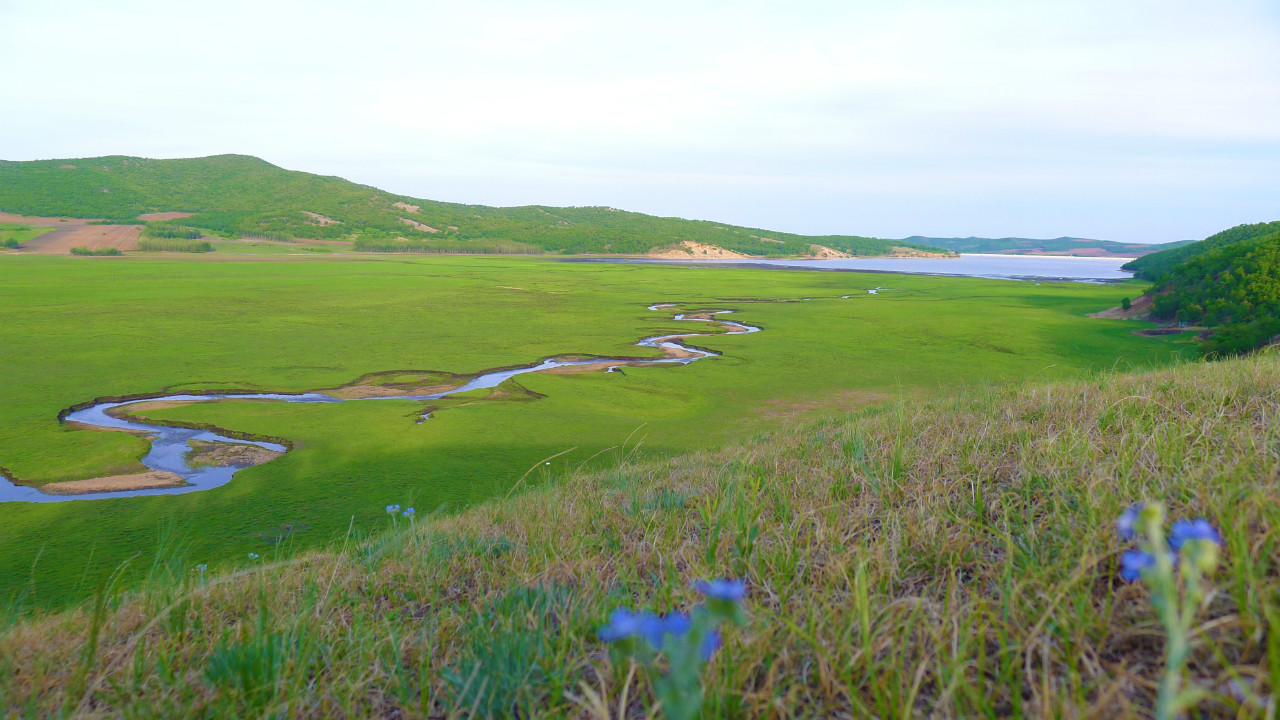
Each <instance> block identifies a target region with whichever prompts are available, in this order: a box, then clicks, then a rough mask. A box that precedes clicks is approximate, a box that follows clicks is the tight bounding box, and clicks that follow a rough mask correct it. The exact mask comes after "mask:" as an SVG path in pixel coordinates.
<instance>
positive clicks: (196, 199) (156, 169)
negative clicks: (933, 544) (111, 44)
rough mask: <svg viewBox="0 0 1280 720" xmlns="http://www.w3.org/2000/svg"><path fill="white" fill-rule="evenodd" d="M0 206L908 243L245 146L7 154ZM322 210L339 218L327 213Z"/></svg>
mask: <svg viewBox="0 0 1280 720" xmlns="http://www.w3.org/2000/svg"><path fill="white" fill-rule="evenodd" d="M397 203H400V204H401V205H400V206H397ZM415 208H416V209H415ZM0 210H5V211H10V212H17V213H23V214H27V215H66V216H71V217H95V218H102V219H105V220H107V221H112V222H125V221H135V220H136V218H137V217H138V215H140V214H143V213H148V212H156V211H178V212H192V213H195V214H194V215H193V216H192V217H188V218H184V219H183V220H182V221H181V222H182V226H184V227H187V228H201V229H203V230H206V231H208V232H209V233H210V234H213V233H216V234H220V235H223V236H226V237H254V238H263V239H271V240H289V239H293V238H308V239H330V240H333V239H346V240H360V241H362V245H361V246H360V247H361V248H363V249H367V250H369V251H372V252H388V251H395V252H419V253H424V252H469V253H491V252H495V250H497V251H501V252H507V251H508V250H514V251H515V252H520V253H525V252H529V251H530V249H531V248H533V249H537V251H539V252H541V251H548V252H561V253H644V252H647V251H648V250H650V249H652V248H654V247H662V246H667V245H671V244H673V243H678V242H681V241H684V240H691V241H697V242H703V243H708V244H712V245H719V246H722V247H725V248H728V249H730V250H735V251H738V252H742V253H746V254H749V255H761V256H766V255H767V256H782V255H807V254H808V253H809V249H810V245H811V244H814V243H817V244H821V245H826V246H830V247H833V248H836V249H837V250H842V251H845V252H849V253H852V254H857V255H881V254H885V253H888V252H890V251H892V250H893V249H894V248H896V247H901V246H909V245H910V244H909V243H905V242H902V241H888V240H880V239H877V238H867V237H861V236H856V235H825V236H808V235H797V234H793V233H781V232H776V231H769V230H762V229H758V228H746V227H738V226H734V225H726V224H723V223H714V222H708V221H695V220H685V219H682V218H664V217H655V216H652V215H644V214H642V213H634V212H626V211H621V210H617V209H614V208H606V207H569V208H556V207H546V206H526V207H510V208H495V207H487V206H484V205H461V204H457V203H443V202H436V201H432V200H422V199H417V198H411V197H407V196H401V195H394V194H391V193H387V192H384V191H382V190H379V189H377V188H374V187H370V186H367V185H359V184H356V183H353V182H349V181H347V180H343V179H342V178H337V177H324V176H320V175H313V174H310V173H305V172H295V171H290V170H285V169H283V168H279V167H276V166H275V165H272V164H270V163H268V162H266V161H264V160H260V159H258V158H254V157H248V156H244V155H218V156H214V157H207V158H188V159H180V160H150V159H146V158H134V157H122V156H109V157H99V158H80V159H71V160H41V161H32V162H7V161H2V160H0ZM317 214H318V215H320V216H323V217H324V218H327V219H328V220H334V221H336V222H333V223H330V222H326V221H322V220H320V219H318V218H316V217H315V215H317ZM406 221H411V222H406ZM413 223H416V224H413ZM428 228H429V229H428ZM399 238H405V239H407V242H403V241H401V240H399ZM912 247H915V246H912ZM926 249H932V250H937V248H926Z"/></svg>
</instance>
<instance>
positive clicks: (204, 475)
mask: <svg viewBox="0 0 1280 720" xmlns="http://www.w3.org/2000/svg"><path fill="white" fill-rule="evenodd" d="M671 307H675V303H660V304H657V305H650V306H649V309H650V310H653V311H662V310H664V309H666V308H671ZM732 312H733V311H732V310H715V311H707V310H703V311H698V312H692V313H680V314H677V315H675V316H674V319H676V320H681V321H686V322H709V323H714V324H717V325H719V326H721V327H723V328H724V332H723V333H681V334H674V335H656V336H654V337H648V338H645V339H643V340H641V341H639V342H638V343H636V345H638V346H640V347H647V348H656V349H659V350H662V351H663V352H664V353H666V355H665V357H660V358H645V359H637V358H591V359H588V360H557V359H556V358H554V357H552V358H547V359H546V360H543V361H542V362H541V363H538V364H537V365H529V366H525V367H519V368H513V369H507V370H496V371H493V372H487V373H482V374H480V375H477V376H475V377H474V378H472V379H471V380H470V381H468V382H467V383H466V384H464V385H461V386H459V387H456V388H452V389H450V390H445V391H443V392H437V393H432V394H429V395H394V396H383V397H376V398H359V399H347V398H338V397H334V396H332V395H326V394H324V393H317V392H309V393H297V394H285V393H221V394H216V395H191V394H177V395H158V396H152V397H142V398H136V399H132V400H125V401H118V402H101V403H96V404H94V405H92V406H90V407H86V408H83V409H80V410H76V411H74V412H70V413H68V414H67V415H66V417H65V418H64V420H65V421H69V422H74V423H78V424H79V425H81V426H85V427H90V428H97V429H101V430H116V431H121V432H132V433H142V434H145V435H147V436H148V437H149V438H150V440H151V450H150V451H149V452H148V453H147V454H146V456H145V457H143V458H142V464H143V465H145V466H146V467H147V468H149V469H151V470H153V471H159V472H167V473H173V474H174V475H177V476H179V477H181V478H182V479H183V480H185V481H186V482H187V483H188V484H187V485H183V486H180V487H163V488H144V489H136V490H121V491H117V492H96V493H82V494H75V495H53V494H49V493H44V492H41V491H40V490H39V488H38V487H34V486H30V485H18V484H15V483H14V482H12V481H11V480H10V479H9V478H7V477H5V476H3V475H0V502H39V503H44V502H66V501H69V500H102V499H107V498H119V497H133V496H139V495H178V494H182V493H189V492H197V491H200V490H209V489H212V488H216V487H219V486H221V485H225V484H227V483H228V482H230V481H231V478H232V477H233V476H234V475H235V474H236V472H238V471H240V470H242V469H244V468H245V467H246V466H244V465H226V466H220V467H219V466H214V467H200V468H192V467H191V466H190V465H189V464H188V462H187V455H188V453H190V452H191V450H192V447H191V442H192V441H197V442H205V443H224V444H235V445H256V446H258V447H261V448H265V449H267V450H273V451H276V452H286V451H287V450H288V448H287V447H286V446H284V445H280V444H278V443H271V442H260V441H251V440H237V439H234V438H230V437H227V436H225V435H220V434H218V433H216V432H213V431H209V430H193V429H190V428H182V427H172V426H169V425H164V424H163V423H160V422H158V421H153V422H138V421H133V420H126V419H123V418H119V417H115V416H113V415H111V414H109V413H108V411H109V410H113V409H116V408H127V407H128V406H130V405H136V404H138V403H154V402H182V403H186V402H215V401H219V400H266V401H277V402H292V403H340V402H370V401H374V400H436V399H439V398H444V397H448V396H450V395H457V394H459V393H465V392H469V391H471V390H483V389H485V388H493V387H497V386H498V385H500V384H501V383H503V382H504V381H506V380H508V379H509V378H512V377H515V376H516V375H523V374H525V373H535V372H542V371H546V370H552V369H555V368H561V367H566V366H579V365H601V366H604V367H605V368H606V369H607V370H609V371H612V369H613V367H615V366H617V365H663V364H667V365H670V364H679V365H686V364H688V363H691V362H694V361H696V360H702V359H704V358H709V357H714V356H716V355H717V354H718V353H714V352H711V351H710V350H703V349H701V348H696V347H690V346H687V345H685V344H684V343H683V342H682V341H683V340H687V339H688V338H694V337H708V336H711V335H716V334H730V335H740V334H743V333H753V332H759V330H760V328H758V327H753V326H751V325H744V324H742V323H737V322H731V321H729V320H724V319H721V318H720V317H718V316H721V315H726V314H729V313H732ZM427 417H429V415H425V414H424V415H423V419H426V418H427Z"/></svg>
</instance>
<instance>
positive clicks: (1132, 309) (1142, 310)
mask: <svg viewBox="0 0 1280 720" xmlns="http://www.w3.org/2000/svg"><path fill="white" fill-rule="evenodd" d="M1150 311H1151V296H1149V295H1139V296H1138V297H1137V298H1136V299H1135V300H1134V301H1133V302H1132V303H1130V305H1129V309H1128V310H1125V309H1124V308H1123V307H1113V308H1107V309H1106V310H1103V311H1101V312H1096V313H1089V317H1092V318H1105V319H1108V320H1141V319H1143V318H1145V317H1146V316H1147V313H1148V312H1150Z"/></svg>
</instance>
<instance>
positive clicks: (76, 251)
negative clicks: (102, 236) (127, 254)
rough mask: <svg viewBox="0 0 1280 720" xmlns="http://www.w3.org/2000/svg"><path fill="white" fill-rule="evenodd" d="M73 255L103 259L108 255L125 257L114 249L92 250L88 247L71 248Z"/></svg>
mask: <svg viewBox="0 0 1280 720" xmlns="http://www.w3.org/2000/svg"><path fill="white" fill-rule="evenodd" d="M71 254H72V255H88V256H97V257H102V256H107V255H123V254H124V253H122V252H120V251H119V250H118V249H116V248H113V247H105V248H94V249H92V250H90V249H89V248H87V247H73V248H71Z"/></svg>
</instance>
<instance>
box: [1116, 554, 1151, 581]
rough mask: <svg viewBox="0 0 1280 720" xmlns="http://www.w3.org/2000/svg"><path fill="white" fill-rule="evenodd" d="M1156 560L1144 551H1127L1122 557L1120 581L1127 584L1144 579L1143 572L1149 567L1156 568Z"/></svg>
mask: <svg viewBox="0 0 1280 720" xmlns="http://www.w3.org/2000/svg"><path fill="white" fill-rule="evenodd" d="M1155 564H1156V558H1155V556H1154V555H1152V554H1151V553H1149V552H1144V551H1142V550H1126V551H1125V552H1124V554H1123V555H1121V556H1120V579H1121V580H1123V581H1125V582H1133V581H1134V580H1137V579H1138V578H1140V577H1142V571H1143V570H1146V569H1147V568H1149V567H1154V566H1155Z"/></svg>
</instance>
